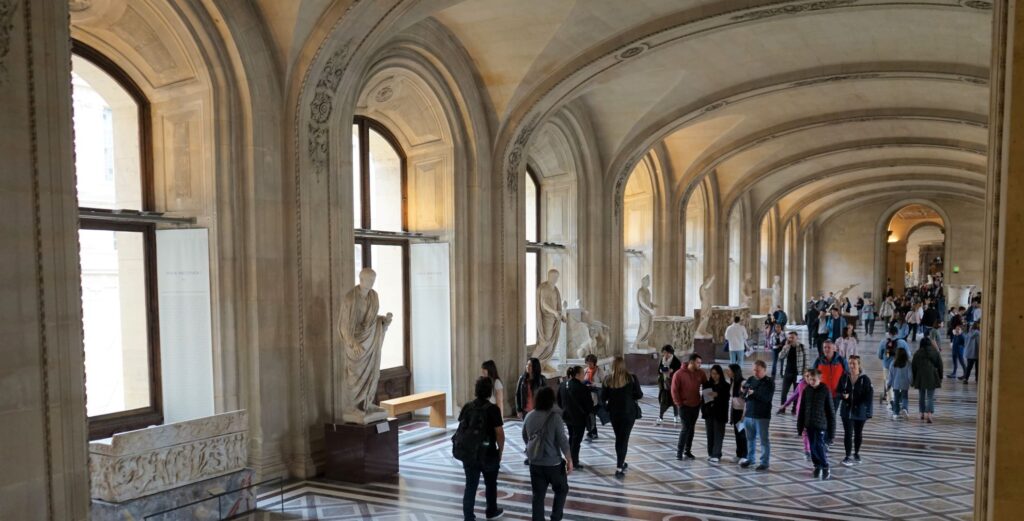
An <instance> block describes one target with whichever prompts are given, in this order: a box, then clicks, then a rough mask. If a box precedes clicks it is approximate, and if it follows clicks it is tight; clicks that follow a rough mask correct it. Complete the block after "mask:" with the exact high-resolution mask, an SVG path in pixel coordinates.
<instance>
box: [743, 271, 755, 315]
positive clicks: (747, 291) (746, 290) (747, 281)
mask: <svg viewBox="0 0 1024 521" xmlns="http://www.w3.org/2000/svg"><path fill="white" fill-rule="evenodd" d="M740 296H741V298H740V307H744V308H749V307H750V304H751V302H752V301H753V300H754V277H753V276H752V275H751V274H750V273H747V276H746V277H744V278H743V285H742V286H740Z"/></svg>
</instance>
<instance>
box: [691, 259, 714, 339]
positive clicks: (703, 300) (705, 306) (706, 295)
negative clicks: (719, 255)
mask: <svg viewBox="0 0 1024 521" xmlns="http://www.w3.org/2000/svg"><path fill="white" fill-rule="evenodd" d="M714 283H715V276H714V275H712V276H710V277H708V278H707V279H705V280H704V284H703V285H702V286H701V287H700V323H699V324H698V325H697V333H696V334H695V335H694V337H696V338H710V337H711V331H709V330H708V326H709V325H710V324H711V286H712V285H713V284H714Z"/></svg>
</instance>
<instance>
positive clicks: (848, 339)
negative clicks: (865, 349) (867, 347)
mask: <svg viewBox="0 0 1024 521" xmlns="http://www.w3.org/2000/svg"><path fill="white" fill-rule="evenodd" d="M834 343H835V345H836V351H837V352H838V353H839V354H840V355H841V356H842V357H843V358H846V359H849V358H850V357H851V356H857V354H858V353H857V347H858V344H857V331H856V330H855V329H854V327H853V326H851V325H847V326H846V328H845V329H843V332H842V334H840V336H839V338H837V339H836V341H835V342H834Z"/></svg>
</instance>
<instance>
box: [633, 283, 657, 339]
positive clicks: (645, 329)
mask: <svg viewBox="0 0 1024 521" xmlns="http://www.w3.org/2000/svg"><path fill="white" fill-rule="evenodd" d="M636 305H637V307H638V308H640V328H639V329H638V330H637V332H636V342H634V343H633V345H635V346H637V347H643V346H646V345H647V339H648V338H649V337H650V336H651V327H652V326H653V324H654V308H656V307H657V306H655V305H654V300H653V299H652V298H651V276H650V275H644V278H642V279H640V289H638V290H637V292H636Z"/></svg>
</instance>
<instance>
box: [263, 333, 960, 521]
mask: <svg viewBox="0 0 1024 521" xmlns="http://www.w3.org/2000/svg"><path fill="white" fill-rule="evenodd" d="M870 344H871V346H872V350H873V347H874V345H877V341H874V342H871V343H870ZM944 351H945V352H946V353H944V355H946V356H947V363H948V351H949V349H948V346H947V347H945V349H944ZM865 360H866V367H867V371H868V374H869V375H870V376H871V377H872V379H873V381H874V382H875V385H876V388H877V389H880V388H881V368H880V363H879V362H878V360H877V359H875V358H873V357H870V358H866V359H865ZM748 371H749V369H748ZM644 392H645V397H644V399H643V403H642V406H643V412H644V418H643V419H642V420H640V421H639V422H638V423H637V426H636V427H635V428H634V430H633V434H632V437H631V441H630V449H629V456H628V458H627V461H628V462H629V464H630V468H629V471H628V473H627V475H626V477H625V478H624V479H617V478H615V476H614V471H615V469H614V463H615V451H614V445H613V439H612V438H611V429H610V426H609V427H608V428H604V429H601V437H600V438H599V439H598V440H597V441H596V442H594V443H584V447H583V451H582V455H581V460H582V462H583V463H584V464H585V465H586V467H587V468H586V469H585V470H582V471H578V472H575V473H573V474H572V475H571V476H570V480H569V483H570V492H569V500H568V502H567V504H566V510H565V512H566V516H565V518H566V519H574V520H576V519H579V520H582V519H616V520H621V519H640V520H664V521H669V520H671V521H681V520H725V519H766V520H805V519H808V520H809V519H829V520H855V519H906V520H967V519H971V517H972V516H971V510H972V502H973V490H974V445H975V443H974V440H975V416H976V409H977V402H976V398H975V397H976V384H974V383H973V382H972V383H970V384H966V385H965V384H962V383H960V382H954V381H949V380H947V381H946V382H945V386H944V387H943V388H942V389H940V390H939V391H938V393H937V395H936V411H937V412H936V420H935V423H934V424H931V425H929V424H926V423H922V422H920V421H919V420H918V418H917V414H916V410H917V396H916V391H912V395H911V403H910V405H911V411H910V413H911V415H910V419H909V420H901V421H892V420H890V419H889V417H888V415H886V414H882V412H883V411H882V408H881V407H878V406H876V413H875V417H874V418H873V419H871V420H870V421H869V422H868V424H867V427H866V428H865V434H864V446H863V448H862V450H861V456H862V458H863V463H862V464H860V465H858V466H854V467H844V466H842V465H840V464H839V461H840V460H841V459H842V452H843V447H842V427H841V426H839V429H838V430H837V440H836V445H835V446H834V447H833V452H832V454H831V458H832V464H833V479H832V480H831V481H825V482H822V481H817V480H814V479H812V476H811V468H810V464H809V463H807V462H806V461H805V460H804V456H803V446H802V442H801V441H800V439H799V438H798V437H797V435H796V427H795V426H796V419H795V417H793V416H791V415H781V416H776V417H774V418H773V419H772V424H771V440H772V461H771V470H770V471H769V472H767V473H762V472H756V471H754V470H753V469H752V468H751V469H741V468H739V467H738V466H737V465H736V464H735V463H733V462H732V461H731V460H732V458H731V456H733V455H734V454H735V453H734V444H733V437H732V433H731V432H729V433H728V434H727V436H726V442H725V447H724V450H723V452H724V453H725V455H726V456H727V458H726V460H727V461H723V463H722V464H720V465H713V464H710V463H708V462H707V461H705V460H704V457H705V456H706V454H707V452H706V444H705V442H704V428H703V420H700V421H699V422H698V430H697V435H696V437H695V441H694V444H695V447H694V451H693V452H694V454H695V455H697V458H698V459H697V460H695V461H682V462H680V461H676V460H675V446H676V440H677V438H678V431H679V429H678V427H677V426H676V425H675V424H674V423H672V422H671V421H669V422H666V423H665V424H663V425H660V426H658V425H655V422H654V418H655V417H656V416H657V405H656V393H655V389H654V388H653V387H650V388H645V389H644ZM668 414H669V415H671V412H670V413H668ZM419 428H420V429H425V428H426V427H425V426H422V425H421V426H420V427H419ZM418 430H419V429H417V428H416V426H415V425H413V426H410V427H409V428H406V429H404V430H403V437H404V438H405V439H410V438H412V437H411V436H409V434H410V433H414V432H416V431H418ZM421 434H422V433H421ZM506 435H507V438H508V440H509V445H508V447H507V448H506V454H507V456H506V460H505V461H504V462H503V464H502V469H501V470H502V472H501V475H500V476H499V484H498V487H499V493H498V498H499V504H500V505H501V506H502V507H503V508H505V511H506V514H505V517H504V518H505V519H529V518H530V499H531V494H530V487H529V474H528V469H527V467H526V466H524V465H523V461H522V458H521V457H519V454H521V453H522V449H523V442H522V438H521V430H520V423H519V422H517V421H509V422H508V423H507V424H506ZM400 450H401V472H400V476H399V477H398V478H397V479H396V480H395V481H393V482H391V483H376V484H370V485H355V484H349V483H342V482H331V481H323V480H317V481H306V482H301V483H294V484H291V485H289V486H288V487H286V488H285V489H284V494H283V497H282V496H281V495H280V494H278V493H268V494H266V495H264V496H262V498H263V499H262V500H261V501H260V506H261V512H259V513H257V514H253V515H252V516H250V519H253V520H254V521H255V520H257V519H258V520H268V521H269V520H325V521H326V520H349V519H378V520H388V519H396V520H397V519H402V520H434V519H459V518H461V497H462V490H463V474H462V469H461V466H460V463H459V462H458V461H455V460H454V459H453V458H452V457H451V450H450V442H449V441H448V436H447V435H445V436H434V437H429V436H422V435H421V436H417V437H416V439H415V441H411V442H403V443H402V445H401V449H400ZM478 496H479V500H478V504H477V507H478V508H477V516H478V518H479V519H483V518H484V516H483V508H482V507H483V486H482V484H481V487H480V491H479V495H478ZM549 504H550V499H549Z"/></svg>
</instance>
